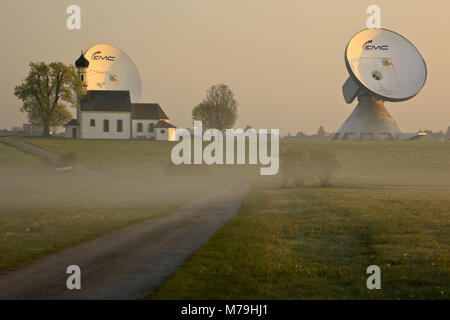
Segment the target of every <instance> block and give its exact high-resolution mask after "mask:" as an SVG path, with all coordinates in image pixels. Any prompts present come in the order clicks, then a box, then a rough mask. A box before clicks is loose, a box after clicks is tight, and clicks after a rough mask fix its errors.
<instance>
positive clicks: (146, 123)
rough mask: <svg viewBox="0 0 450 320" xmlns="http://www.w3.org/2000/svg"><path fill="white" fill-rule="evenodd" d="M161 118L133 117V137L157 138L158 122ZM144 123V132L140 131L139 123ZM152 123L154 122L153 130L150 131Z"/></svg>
mask: <svg viewBox="0 0 450 320" xmlns="http://www.w3.org/2000/svg"><path fill="white" fill-rule="evenodd" d="M158 122H159V120H148V119H133V120H132V130H133V131H132V135H133V139H156V130H157V129H156V124H157V123H158ZM139 123H142V132H138V124H139ZM150 123H153V125H154V128H153V132H150V131H149V126H150Z"/></svg>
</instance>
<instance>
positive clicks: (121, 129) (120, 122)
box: [117, 119, 123, 132]
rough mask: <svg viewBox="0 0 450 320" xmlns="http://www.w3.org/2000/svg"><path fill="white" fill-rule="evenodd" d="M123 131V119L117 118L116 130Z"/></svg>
mask: <svg viewBox="0 0 450 320" xmlns="http://www.w3.org/2000/svg"><path fill="white" fill-rule="evenodd" d="M122 131H123V121H122V120H121V119H119V120H117V132H122Z"/></svg>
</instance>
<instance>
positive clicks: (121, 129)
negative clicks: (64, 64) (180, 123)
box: [65, 53, 176, 141]
mask: <svg viewBox="0 0 450 320" xmlns="http://www.w3.org/2000/svg"><path fill="white" fill-rule="evenodd" d="M75 66H76V68H77V73H78V75H79V77H80V78H81V80H82V81H83V84H84V88H85V94H84V95H83V96H82V97H79V99H78V106H77V118H76V119H73V120H71V121H69V122H68V123H67V124H66V125H65V128H66V134H65V135H66V137H67V138H81V139H154V140H164V141H173V140H174V137H175V129H176V127H175V126H174V125H172V124H170V123H169V118H168V117H167V115H166V114H165V112H164V111H163V110H162V108H161V107H160V105H159V104H157V103H132V102H131V98H130V91H128V90H126V91H125V90H87V77H86V75H87V69H88V68H89V61H88V60H87V59H86V58H85V57H84V54H83V53H82V54H81V56H80V57H79V58H78V59H77V60H76V61H75Z"/></svg>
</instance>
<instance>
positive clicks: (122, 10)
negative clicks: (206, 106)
mask: <svg viewBox="0 0 450 320" xmlns="http://www.w3.org/2000/svg"><path fill="white" fill-rule="evenodd" d="M71 4H77V5H79V6H80V7H81V16H82V21H81V30H68V29H67V28H66V19H67V17H68V15H67V14H66V8H67V7H68V6H69V5H71ZM370 4H377V5H379V6H380V7H381V17H382V27H384V28H387V29H392V30H394V31H397V32H399V33H400V34H402V35H403V36H405V37H407V38H408V39H409V40H410V41H412V42H413V44H414V45H415V46H416V47H417V48H418V49H419V51H420V52H421V54H422V56H423V57H424V59H425V61H426V63H427V67H428V80H427V83H426V85H425V87H424V89H423V90H422V91H421V92H420V93H419V95H418V96H416V97H415V98H413V99H411V100H409V101H406V102H400V103H390V102H386V103H385V106H386V107H387V109H388V110H389V112H390V113H391V114H392V115H393V117H394V118H395V119H396V120H397V122H398V124H399V126H400V127H401V128H402V129H403V130H404V131H415V130H418V129H424V128H429V129H433V130H437V129H446V128H447V126H449V125H450V104H449V102H448V101H449V100H448V92H449V90H450V86H449V74H450V45H449V43H450V19H449V18H448V15H449V10H450V3H449V2H448V1H441V0H439V1H437V0H436V1H432V0H428V1H418V0H414V1H411V0H409V1H406V0H405V1H399V0H396V1H380V0H376V1H363V0H352V1H349V0H345V1H332V0H329V1H323V0H315V1H300V0H282V1H276V0H226V1H225V0H220V1H219V0H146V1H144V0H142V1H137V0H134V1H133V0H129V1H123V0H108V1H104V0H96V1H88V0H84V1H81V0H70V1H67V0H40V1H37V0H1V2H0V15H1V19H0V26H1V28H0V40H1V44H2V45H1V49H0V61H1V63H2V64H3V65H2V68H1V70H2V73H1V74H2V77H1V78H0V97H1V105H0V128H5V127H7V128H10V127H12V126H18V125H21V124H22V123H23V122H24V121H25V120H26V118H25V115H23V114H22V113H20V111H19V108H20V102H19V101H18V100H17V99H16V98H15V97H14V95H13V90H14V86H15V85H17V84H18V83H20V81H21V80H22V79H23V78H25V76H26V75H27V72H28V63H29V62H30V61H45V62H51V61H62V62H64V63H73V62H74V61H75V59H76V58H78V56H79V55H80V50H82V49H83V50H87V49H88V48H89V47H91V46H92V45H94V44H97V43H110V44H113V45H116V46H118V47H120V48H121V49H123V50H124V51H125V52H126V53H127V54H128V55H129V56H130V57H131V58H132V59H133V60H134V62H135V63H136V65H137V67H138V69H139V71H140V74H141V77H142V89H143V94H142V98H141V102H158V103H160V104H161V106H162V107H163V109H164V110H165V111H166V113H167V114H168V116H169V117H170V118H171V121H172V123H174V124H175V125H177V126H178V127H191V126H192V124H191V111H192V108H193V107H194V106H195V105H196V104H197V103H199V102H200V101H201V100H202V98H203V97H204V94H205V91H206V89H207V88H208V87H210V86H211V85H212V84H216V83H225V84H227V85H229V86H230V87H231V89H232V90H233V91H234V93H235V96H236V98H237V100H238V101H239V104H240V106H239V120H238V122H237V125H236V126H237V127H245V126H246V125H247V124H248V125H252V126H253V127H256V128H280V129H281V132H282V133H286V132H288V131H289V132H291V133H292V134H294V133H296V132H297V131H299V130H302V131H306V132H314V131H316V130H317V128H318V127H319V125H321V124H323V125H324V126H325V128H326V129H327V130H329V131H334V130H337V129H338V127H339V126H340V125H341V124H342V122H343V121H344V120H345V118H346V117H347V116H348V115H349V114H350V112H351V111H352V110H353V108H354V107H355V105H356V102H354V103H353V104H352V105H347V104H346V103H345V102H344V99H343V97H342V93H341V86H342V84H343V83H344V81H345V80H346V78H347V76H348V73H347V70H346V68H345V64H344V49H345V46H346V45H347V42H348V41H349V40H350V38H351V37H352V36H353V35H354V34H355V33H356V32H358V31H359V30H361V29H364V28H365V24H366V20H367V14H366V8H367V6H368V5H370Z"/></svg>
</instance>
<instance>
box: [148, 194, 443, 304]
mask: <svg viewBox="0 0 450 320" xmlns="http://www.w3.org/2000/svg"><path fill="white" fill-rule="evenodd" d="M449 192H450V189H426V190H424V189H393V188H386V189H347V188H330V189H319V188H297V189H277V188H256V189H254V190H253V191H252V192H251V194H250V195H249V196H248V197H247V199H246V200H245V202H244V206H243V208H242V210H241V212H240V214H239V215H238V216H237V217H235V218H234V219H233V220H232V221H231V222H230V223H228V224H227V225H226V226H225V227H224V228H222V229H221V230H219V231H218V232H217V233H216V234H215V235H214V236H213V237H212V239H211V240H210V241H209V242H208V243H207V244H206V245H205V246H203V247H202V248H201V249H200V250H199V251H197V252H196V253H195V254H194V255H193V256H192V257H191V258H190V259H189V260H188V261H187V262H186V263H185V265H184V266H183V267H182V268H181V269H179V270H178V271H177V272H176V273H175V275H174V276H173V277H171V278H170V279H169V280H168V281H166V282H165V283H164V284H163V285H162V286H160V287H159V288H158V290H157V291H156V292H155V293H154V294H153V295H152V296H151V297H150V298H151V299H366V298H367V299H373V298H375V299H398V298H400V299H430V298H438V299H439V298H445V299H448V298H449V297H450V292H449V288H450V258H449V252H450V237H449V234H450V228H449V221H450V198H449V197H448V195H449ZM372 264H375V265H379V266H380V267H381V272H382V276H381V281H382V290H375V291H371V290H368V289H367V287H366V279H367V275H366V268H367V267H368V266H369V265H372Z"/></svg>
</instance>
